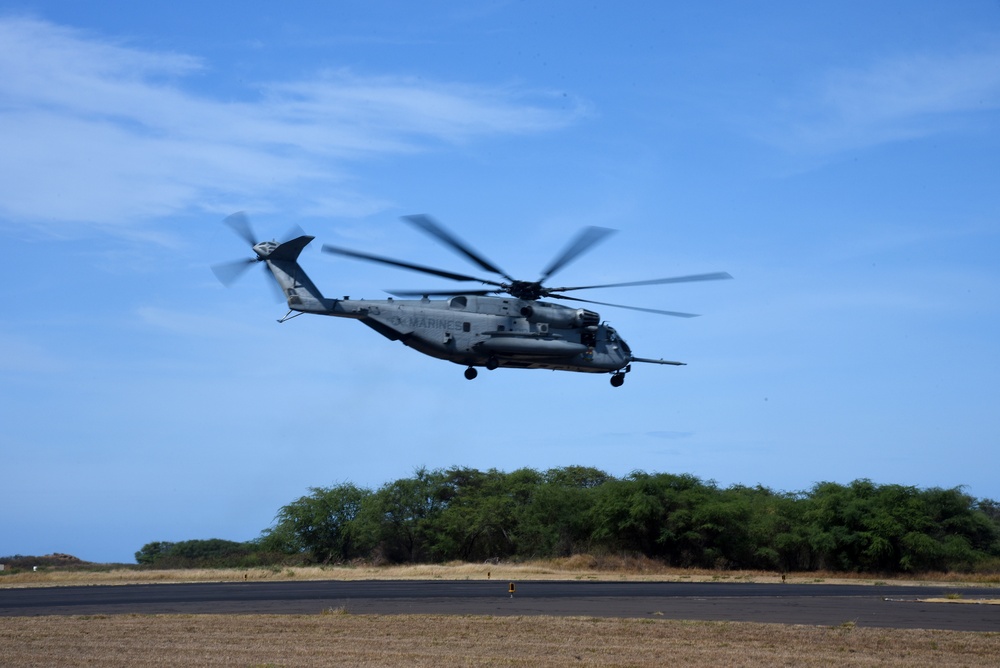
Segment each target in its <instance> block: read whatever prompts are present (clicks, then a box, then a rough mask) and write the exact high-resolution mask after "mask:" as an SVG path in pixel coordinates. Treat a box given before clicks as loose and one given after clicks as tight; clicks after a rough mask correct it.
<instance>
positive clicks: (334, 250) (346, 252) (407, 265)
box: [323, 244, 500, 285]
mask: <svg viewBox="0 0 1000 668" xmlns="http://www.w3.org/2000/svg"><path fill="white" fill-rule="evenodd" d="M323 252H325V253H330V254H332V255H343V256H344V257H352V258H354V259H356V260H367V261H369V262H378V263H379V264H387V265H389V266H391V267H400V268H402V269H410V270H412V271H419V272H422V273H424V274H431V275H432V276H440V277H441V278H448V279H451V280H453V281H476V282H479V283H485V284H487V285H500V284H499V283H497V282H495V281H490V280H488V279H484V278H477V277H475V276H466V275H465V274H457V273H455V272H451V271H445V270H444V269H435V268H433V267H425V266H423V265H419V264H413V263H412V262H403V261H402V260H393V259H392V258H388V257H382V256H380V255H373V254H371V253H362V252H360V251H354V250H350V249H348V248H340V247H338V246H331V245H329V244H324V246H323Z"/></svg>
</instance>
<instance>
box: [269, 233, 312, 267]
mask: <svg viewBox="0 0 1000 668" xmlns="http://www.w3.org/2000/svg"><path fill="white" fill-rule="evenodd" d="M315 238H316V237H311V236H309V235H308V234H304V235H302V236H301V237H296V238H295V239H292V240H291V241H286V242H284V243H282V244H279V245H278V247H277V248H275V249H274V250H273V251H271V252H270V254H268V256H267V259H268V260H286V261H288V262H295V261H296V260H297V259H299V254H300V253H301V252H302V249H303V248H305V247H306V246H308V245H309V242H310V241H312V240H313V239H315Z"/></svg>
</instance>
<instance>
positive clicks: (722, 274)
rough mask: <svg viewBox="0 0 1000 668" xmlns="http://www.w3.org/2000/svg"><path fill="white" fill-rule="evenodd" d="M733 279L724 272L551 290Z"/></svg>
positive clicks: (553, 289)
mask: <svg viewBox="0 0 1000 668" xmlns="http://www.w3.org/2000/svg"><path fill="white" fill-rule="evenodd" d="M726 278H732V276H730V275H729V274H728V273H726V272H724V271H719V272H715V273H713V274H692V275H691V276H674V277H672V278H654V279H651V280H648V281H628V282H625V283H605V284H604V285H579V286H576V287H572V288H551V289H552V291H553V292H567V291H569V290H592V289H595V288H625V287H630V286H634V285H663V284H664V283H692V282H694V281H720V280H723V279H726Z"/></svg>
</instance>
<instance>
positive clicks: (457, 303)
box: [448, 297, 469, 309]
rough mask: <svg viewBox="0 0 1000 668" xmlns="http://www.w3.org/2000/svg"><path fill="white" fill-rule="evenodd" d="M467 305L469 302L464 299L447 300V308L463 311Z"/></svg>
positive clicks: (453, 298)
mask: <svg viewBox="0 0 1000 668" xmlns="http://www.w3.org/2000/svg"><path fill="white" fill-rule="evenodd" d="M468 305H469V300H468V299H466V298H465V297H452V298H451V299H450V300H448V306H449V307H450V308H456V309H464V308H465V307H466V306H468Z"/></svg>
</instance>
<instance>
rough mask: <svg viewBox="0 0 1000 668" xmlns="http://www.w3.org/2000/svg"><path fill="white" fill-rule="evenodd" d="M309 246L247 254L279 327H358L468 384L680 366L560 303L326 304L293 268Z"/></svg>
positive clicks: (619, 378)
mask: <svg viewBox="0 0 1000 668" xmlns="http://www.w3.org/2000/svg"><path fill="white" fill-rule="evenodd" d="M247 236H249V234H247ZM312 240H313V237H311V236H308V235H303V236H300V237H297V238H295V239H291V240H289V241H286V242H284V243H281V244H279V243H277V242H270V241H268V242H259V243H257V244H255V245H254V247H253V248H254V252H255V253H256V254H257V257H258V259H257V260H252V261H259V262H264V263H265V264H266V266H267V268H268V269H269V270H270V272H271V274H272V275H273V276H274V279H275V280H276V281H277V283H278V285H279V286H280V287H281V290H282V293H283V294H284V296H285V299H286V301H287V302H288V308H289V309H290V310H289V312H288V315H286V316H285V317H284V318H282V319H281V320H280V321H279V322H284V321H286V320H289V319H290V318H292V317H295V316H293V315H291V314H292V313H293V312H294V313H295V314H296V315H298V314H301V313H311V314H315V315H326V316H331V317H337V318H352V319H354V320H360V321H361V322H362V323H364V324H365V325H368V326H369V327H371V328H372V329H374V330H375V331H376V332H378V333H379V334H381V335H382V336H385V337H386V338H388V339H391V340H393V341H400V342H402V343H403V344H405V345H407V346H409V347H411V348H413V349H414V350H417V351H419V352H421V353H424V354H425V355H430V356H431V357H436V358H438V359H443V360H448V361H450V362H454V363H455V364H461V365H463V366H465V367H467V368H466V370H465V377H466V378H468V379H469V380H472V379H473V378H475V377H476V370H475V367H486V368H487V369H491V370H492V369H497V368H499V367H509V368H519V369H553V370H561V371H577V372H583V373H610V374H612V377H611V384H612V385H614V386H615V387H618V386H620V385H621V384H622V382H623V381H624V378H625V373H626V372H628V371H629V370H630V369H631V363H632V362H647V363H652V364H670V365H680V364H682V363H681V362H670V361H667V360H654V359H648V358H642V357H635V356H634V355H632V351H631V350H630V349H629V347H628V344H626V343H625V341H624V340H623V339H622V338H621V337H619V336H618V333H617V332H616V331H615V330H614V329H613V328H612V327H611V326H609V325H607V324H605V323H602V322H601V317H600V316H599V315H598V314H597V313H595V312H593V311H589V310H587V309H583V308H570V307H568V306H563V305H562V304H553V303H550V302H543V301H537V300H534V299H522V298H519V297H514V296H508V297H503V296H498V297H494V296H491V295H482V294H479V295H477V294H465V295H463V294H454V295H451V296H449V297H448V298H447V299H440V300H431V299H429V298H428V297H426V296H425V297H423V298H422V299H393V298H389V299H380V300H373V299H351V298H350V297H344V298H343V299H332V298H329V297H324V296H323V294H322V293H321V292H320V290H319V289H318V288H317V287H316V285H315V284H314V283H313V282H312V280H311V279H310V278H309V276H308V275H307V274H306V272H305V271H304V270H303V269H302V267H301V266H300V265H299V263H298V257H299V254H300V253H301V252H302V249H303V248H305V246H306V245H307V244H309V242H310V241H312ZM581 301H582V300H581Z"/></svg>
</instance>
